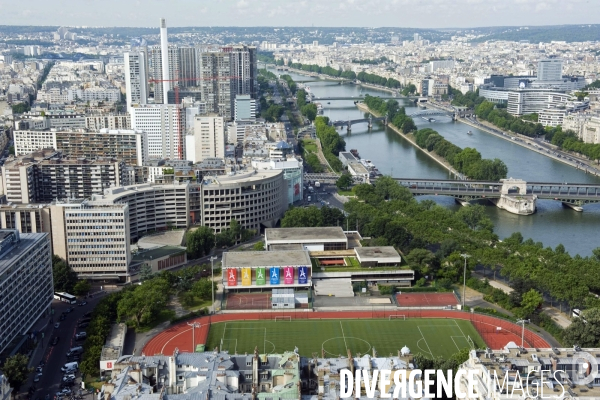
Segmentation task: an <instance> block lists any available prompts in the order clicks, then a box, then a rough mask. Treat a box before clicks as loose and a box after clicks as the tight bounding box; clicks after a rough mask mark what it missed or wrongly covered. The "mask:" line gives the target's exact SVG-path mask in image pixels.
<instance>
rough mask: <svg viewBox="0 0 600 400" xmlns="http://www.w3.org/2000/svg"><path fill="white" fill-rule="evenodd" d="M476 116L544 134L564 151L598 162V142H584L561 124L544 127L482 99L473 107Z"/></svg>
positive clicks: (502, 126)
mask: <svg viewBox="0 0 600 400" xmlns="http://www.w3.org/2000/svg"><path fill="white" fill-rule="evenodd" d="M475 113H476V114H477V117H479V118H481V119H483V120H486V121H488V122H491V123H492V124H494V125H495V126H497V127H498V128H500V129H505V130H510V131H512V132H515V133H519V134H521V135H525V136H529V137H537V136H541V135H544V137H545V139H546V140H549V141H551V142H552V144H554V145H556V146H558V147H560V148H561V149H563V150H566V151H573V152H576V153H579V154H581V155H583V156H585V157H587V158H589V159H590V160H597V161H599V162H600V144H593V143H584V142H583V141H581V140H580V139H579V138H578V137H577V134H576V133H575V132H573V131H571V130H567V131H563V130H562V127H561V126H557V127H550V126H548V127H546V128H544V127H543V126H542V124H540V123H533V122H527V121H523V119H522V118H518V117H514V116H512V115H510V114H509V113H508V112H507V111H506V110H505V109H499V108H497V107H496V106H495V104H494V103H491V102H489V101H484V102H483V103H481V104H480V105H479V106H477V107H476V108H475Z"/></svg>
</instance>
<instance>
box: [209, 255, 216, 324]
mask: <svg viewBox="0 0 600 400" xmlns="http://www.w3.org/2000/svg"><path fill="white" fill-rule="evenodd" d="M216 259H217V256H213V257H211V258H210V291H211V293H212V304H211V306H210V307H211V309H212V313H213V314H214V313H215V260H216Z"/></svg>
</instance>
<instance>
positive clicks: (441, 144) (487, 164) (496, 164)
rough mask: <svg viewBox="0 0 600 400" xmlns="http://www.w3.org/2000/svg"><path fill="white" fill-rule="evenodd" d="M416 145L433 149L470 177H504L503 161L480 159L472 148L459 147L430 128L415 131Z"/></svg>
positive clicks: (504, 167)
mask: <svg viewBox="0 0 600 400" xmlns="http://www.w3.org/2000/svg"><path fill="white" fill-rule="evenodd" d="M415 141H416V143H417V145H418V146H419V147H421V148H423V149H427V151H435V152H436V154H438V155H439V156H440V157H443V158H445V159H446V161H448V163H450V165H452V166H453V167H454V168H456V170H457V171H458V172H460V173H462V174H464V175H466V176H468V177H469V178H471V179H476V180H494V181H496V180H499V179H504V178H506V174H507V173H508V168H507V167H506V164H504V161H502V160H500V159H498V158H495V159H493V160H490V159H482V158H481V154H480V153H479V152H478V151H477V150H476V149H473V148H470V147H467V148H465V149H461V148H460V147H458V146H456V145H455V144H453V143H451V142H449V141H448V140H446V139H445V138H444V137H443V136H442V135H440V134H439V133H437V132H436V131H434V130H433V129H430V128H425V129H421V130H418V131H417V132H416V133H415Z"/></svg>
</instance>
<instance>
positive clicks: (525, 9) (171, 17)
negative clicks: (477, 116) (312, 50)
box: [0, 0, 600, 28]
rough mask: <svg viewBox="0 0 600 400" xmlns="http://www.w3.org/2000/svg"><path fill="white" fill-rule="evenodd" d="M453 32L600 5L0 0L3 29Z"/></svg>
mask: <svg viewBox="0 0 600 400" xmlns="http://www.w3.org/2000/svg"><path fill="white" fill-rule="evenodd" d="M160 17H165V18H167V24H168V25H169V26H312V25H314V26H365V27H381V26H390V27H409V28H445V27H476V26H504V25H561V24H580V23H581V24H595V23H600V0H312V1H305V0H295V1H294V0H25V1H19V0H0V25H67V26H81V25H86V26H158V20H159V18H160Z"/></svg>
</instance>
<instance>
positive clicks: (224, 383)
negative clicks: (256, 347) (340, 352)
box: [98, 351, 325, 400]
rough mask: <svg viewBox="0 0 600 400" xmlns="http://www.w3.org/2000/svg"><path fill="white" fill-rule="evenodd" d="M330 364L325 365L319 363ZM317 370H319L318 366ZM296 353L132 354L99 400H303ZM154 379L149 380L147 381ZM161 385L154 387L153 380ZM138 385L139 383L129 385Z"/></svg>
mask: <svg viewBox="0 0 600 400" xmlns="http://www.w3.org/2000/svg"><path fill="white" fill-rule="evenodd" d="M319 365H325V363H322V364H319ZM315 370H316V368H315ZM300 371H301V358H300V356H299V355H298V353H297V352H286V353H283V354H258V351H255V352H254V354H246V355H243V354H239V355H238V354H235V355H232V354H229V353H228V352H202V353H183V352H182V353H180V352H179V351H176V352H175V353H174V354H172V355H169V356H163V355H156V356H147V355H146V356H131V357H127V358H124V359H123V360H120V361H119V362H117V363H115V365H114V367H113V370H112V374H111V377H110V380H109V381H107V382H106V383H105V384H104V385H103V386H102V389H101V391H100V393H98V399H99V400H109V399H114V400H127V399H131V398H133V397H138V398H148V399H151V398H156V399H158V398H162V397H163V396H162V395H161V396H158V392H160V393H161V394H162V393H169V394H168V398H169V399H170V400H186V399H189V398H190V397H195V398H199V399H205V400H209V399H212V400H216V399H221V400H232V399H236V400H252V399H255V400H256V399H261V400H264V399H270V400H299V399H300V398H301V391H300V389H301V387H302V377H301V374H300ZM146 377H147V378H149V379H145V378H146ZM149 381H150V382H152V381H153V382H156V384H155V385H151V384H149V383H148V382H149ZM129 382H136V384H135V385H131V384H128V383H129Z"/></svg>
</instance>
